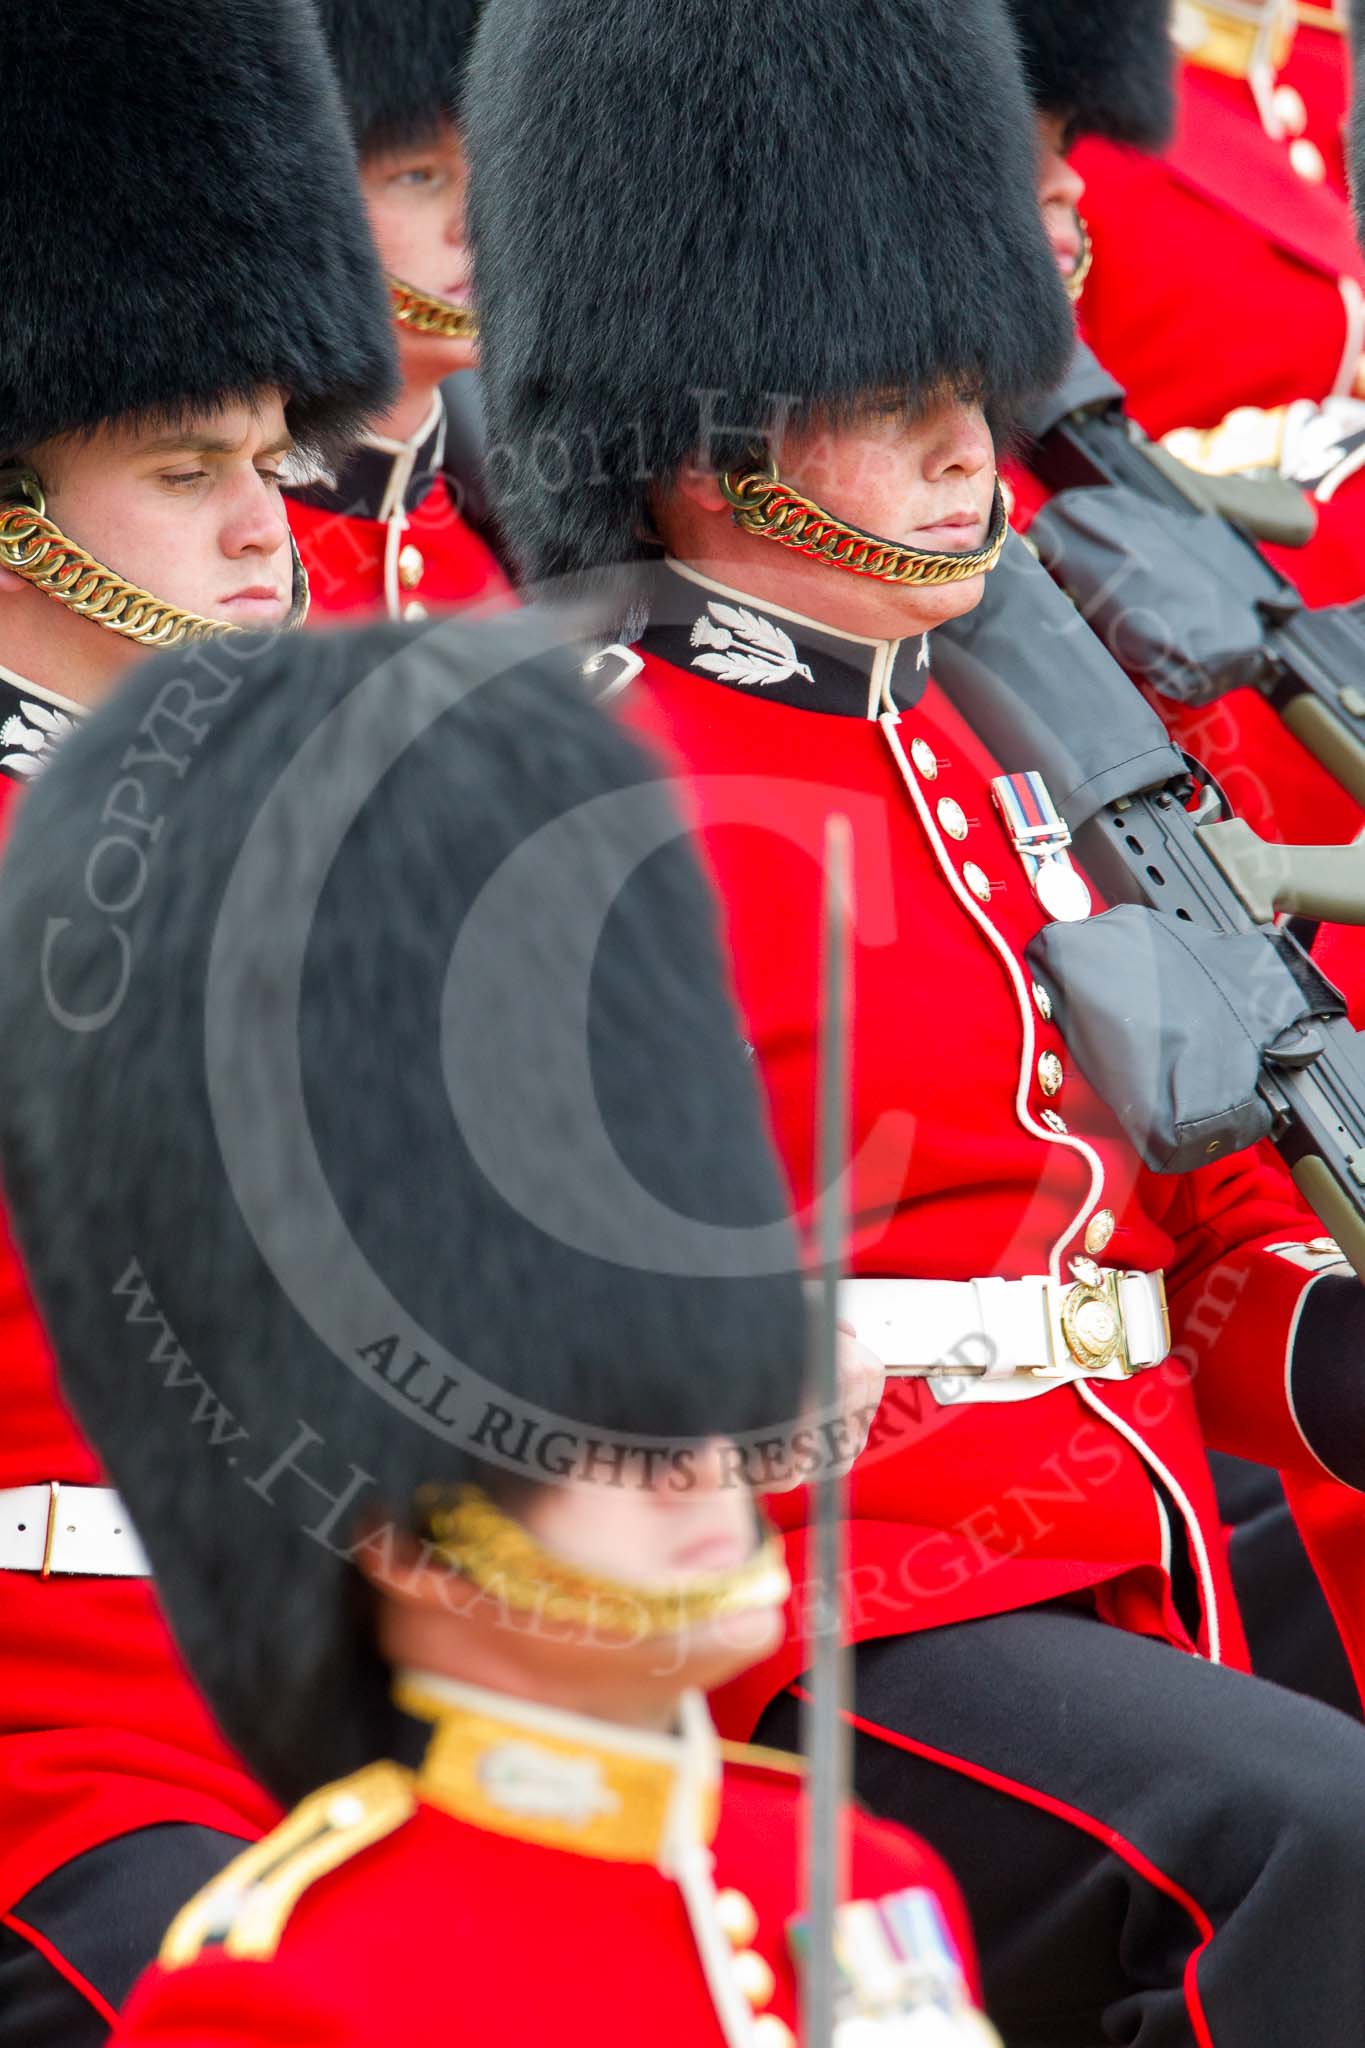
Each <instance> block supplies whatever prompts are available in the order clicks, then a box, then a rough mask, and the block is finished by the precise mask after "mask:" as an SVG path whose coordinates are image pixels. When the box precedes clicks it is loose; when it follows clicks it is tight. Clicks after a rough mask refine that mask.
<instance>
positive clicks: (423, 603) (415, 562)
mask: <svg viewBox="0 0 1365 2048" xmlns="http://www.w3.org/2000/svg"><path fill="white" fill-rule="evenodd" d="M444 446H445V416H444V413H443V412H442V410H441V407H440V403H439V401H438V402H437V406H436V408H435V411H434V412H433V415H432V417H431V419H430V420H428V422H427V423H426V425H425V426H424V427H423V429H422V430H421V432H420V433H419V434H418V435H416V436H415V437H414V439H413V440H412V441H411V442H410V443H400V442H395V441H380V440H374V441H369V442H365V443H363V444H362V445H361V446H360V447H359V448H357V449H356V450H355V452H354V453H353V455H352V457H351V459H350V461H349V462H348V463H347V466H346V468H345V469H344V471H343V472H342V474H341V475H340V476H339V477H338V478H337V480H336V483H335V484H334V485H330V486H326V487H323V486H314V487H311V488H309V489H307V490H298V491H291V492H290V493H289V494H288V496H287V500H286V502H287V504H288V508H289V524H290V528H291V530H292V532H293V535H294V539H295V542H296V543H297V545H298V550H299V553H300V555H301V556H302V558H303V565H304V567H305V569H306V570H307V571H308V583H309V591H310V597H311V615H312V616H313V617H314V618H316V619H317V620H318V621H319V622H325V621H326V620H327V619H329V618H332V617H335V616H337V615H340V614H356V613H360V614H371V615H373V616H376V617H380V616H383V615H384V614H385V613H387V615H388V616H389V617H390V618H394V619H399V618H408V619H420V618H424V617H425V616H426V615H427V614H428V613H429V612H432V611H438V610H450V609H452V608H454V607H456V606H464V605H472V604H507V603H510V602H511V595H512V586H511V584H510V583H509V582H508V580H507V577H506V576H505V574H504V573H503V570H502V567H501V565H500V563H499V562H498V559H497V557H496V555H495V554H494V553H493V551H492V549H491V548H490V547H489V546H488V544H487V542H486V541H484V540H483V539H482V538H481V537H480V536H479V535H478V534H477V533H476V532H475V531H474V528H473V527H472V526H470V525H469V524H468V522H467V521H466V520H465V519H463V518H462V517H461V516H460V511H459V509H458V506H457V503H456V499H455V497H454V495H452V491H451V486H450V481H449V479H448V478H447V477H446V476H445V474H444V473H443V471H442V467H441V464H442V460H443V455H444Z"/></svg>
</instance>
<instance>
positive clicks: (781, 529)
mask: <svg viewBox="0 0 1365 2048" xmlns="http://www.w3.org/2000/svg"><path fill="white" fill-rule="evenodd" d="M720 487H721V491H722V492H723V494H724V497H725V501H726V503H727V504H728V505H729V506H730V507H731V509H732V510H733V513H734V520H735V525H736V526H738V527H740V528H741V529H742V530H743V531H744V532H745V533H756V534H758V535H759V536H760V537H761V538H762V539H764V540H775V541H776V542H777V543H778V544H779V546H781V547H784V548H794V549H795V550H796V552H797V553H798V554H800V555H807V556H809V557H810V559H811V560H812V561H815V562H826V563H828V564H829V566H830V567H831V568H834V569H847V570H848V571H849V573H850V574H851V575H854V576H872V577H875V578H876V580H877V581H878V582H879V583H902V584H910V585H912V586H914V587H915V588H917V589H921V590H923V589H932V588H935V587H937V586H938V585H940V584H944V583H965V582H966V581H967V580H968V578H969V577H972V576H983V575H985V574H987V573H988V572H989V571H990V570H991V569H993V568H994V567H995V565H996V563H997V562H998V561H999V560H1000V554H1001V550H1002V549H1003V547H1004V545H1005V536H1006V534H1007V533H1008V532H1009V520H1008V517H1007V515H1006V512H1005V501H1004V499H1003V497H1002V496H1001V493H1000V485H999V483H998V482H997V483H996V487H995V502H994V508H993V511H992V516H991V530H990V534H989V537H988V538H987V541H986V544H985V546H984V547H980V548H973V549H972V551H971V553H970V554H951V553H949V554H935V553H932V552H931V551H930V550H929V549H927V548H910V547H897V546H896V545H895V544H894V543H893V542H892V541H889V540H879V539H878V538H877V536H876V534H872V533H864V532H863V531H862V529H861V527H857V526H848V525H846V524H845V523H844V521H843V520H842V519H835V518H834V517H833V516H832V515H831V514H830V513H828V512H826V511H824V510H823V509H822V507H821V506H819V505H817V504H816V503H815V502H814V500H813V499H811V498H803V497H802V496H801V494H800V492H799V491H794V490H792V489H791V487H790V486H789V485H788V484H784V483H783V482H782V480H781V478H780V477H779V476H778V473H777V463H776V460H775V459H774V458H773V456H771V455H769V457H768V459H767V463H766V466H765V467H764V468H762V469H757V468H756V469H751V470H746V471H741V470H731V471H730V473H729V475H728V476H723V477H722V478H721V480H720Z"/></svg>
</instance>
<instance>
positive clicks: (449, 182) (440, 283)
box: [360, 123, 479, 377]
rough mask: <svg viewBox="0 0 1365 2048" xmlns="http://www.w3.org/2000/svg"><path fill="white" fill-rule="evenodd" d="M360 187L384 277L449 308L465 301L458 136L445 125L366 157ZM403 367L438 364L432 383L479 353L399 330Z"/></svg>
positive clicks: (467, 344)
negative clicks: (422, 139)
mask: <svg viewBox="0 0 1365 2048" xmlns="http://www.w3.org/2000/svg"><path fill="white" fill-rule="evenodd" d="M360 184H361V189H362V191H363V192H364V194H365V206H366V210H367V211H368V213H369V217H370V232H371V233H372V234H373V236H374V239H375V245H376V247H377V248H378V250H379V260H380V262H381V263H382V264H383V266H384V269H385V270H386V271H387V273H388V274H389V276H390V277H396V278H398V279H399V280H400V282H401V283H403V284H411V285H416V286H417V288H418V290H419V291H424V292H430V293H432V294H433V295H434V296H435V297H436V298H438V299H449V300H450V301H451V303H452V304H453V305H456V306H467V305H468V304H469V303H470V274H471V268H472V266H471V263H470V256H469V245H468V243H467V241H466V239H465V196H466V193H467V191H468V187H469V169H468V165H467V164H466V162H465V153H464V147H463V145H462V143H461V141H460V137H459V132H458V130H457V129H456V128H455V127H454V126H453V125H452V124H450V123H443V124H442V126H441V128H440V129H439V131H438V132H437V133H436V135H434V136H433V137H432V138H431V139H430V140H428V141H426V142H423V143H421V144H413V145H411V146H409V147H405V148H402V149H392V150H385V151H383V152H381V153H376V154H375V155H372V156H367V157H366V158H365V161H364V163H363V164H362V165H361V168H360ZM399 340H400V346H401V351H402V355H403V359H404V366H405V368H406V366H407V363H408V360H409V358H410V359H411V362H412V368H413V370H414V372H416V373H417V374H428V373H429V372H430V370H431V367H432V365H433V364H434V365H435V366H436V374H437V376H438V377H448V376H450V375H452V374H453V372H454V371H456V370H469V369H473V368H474V367H475V366H476V365H477V363H478V360H479V347H478V343H477V342H473V341H447V340H443V339H441V338H439V337H437V336H435V335H423V334H413V333H411V332H410V331H409V330H408V329H406V328H400V329H399Z"/></svg>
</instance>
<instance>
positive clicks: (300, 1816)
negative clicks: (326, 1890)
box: [157, 1763, 417, 1970]
mask: <svg viewBox="0 0 1365 2048" xmlns="http://www.w3.org/2000/svg"><path fill="white" fill-rule="evenodd" d="M416 1806H417V1793H416V1789H415V1780H414V1777H413V1774H412V1772H411V1771H407V1770H404V1769H403V1767H402V1766H401V1765H400V1764H395V1763H376V1764H369V1765H367V1766H366V1768H365V1769H364V1770H363V1771H357V1772H356V1774H355V1776H354V1777H352V1778H340V1779H338V1781H337V1783H336V1784H335V1785H324V1786H323V1787H322V1789H321V1790H320V1791H318V1792H312V1793H310V1794H309V1796H308V1797H307V1798H306V1799H305V1800H303V1801H302V1802H301V1804H300V1805H298V1806H296V1807H295V1808H294V1811H293V1812H292V1813H291V1814H290V1815H289V1817H288V1818H287V1819H286V1820H283V1821H281V1823H280V1825H279V1826H278V1827H277V1828H275V1829H274V1830H272V1832H271V1833H270V1834H268V1835H266V1836H265V1837H264V1838H263V1840H261V1841H259V1842H254V1843H253V1844H252V1846H251V1847H250V1848H249V1849H246V1850H244V1851H243V1853H242V1854H241V1855H240V1856H237V1857H234V1858H233V1860H232V1862H231V1863H229V1864H228V1866H227V1869H226V1870H224V1871H221V1872H220V1873H219V1875H218V1876H217V1877H215V1878H214V1880H213V1882H212V1883H211V1884H207V1885H205V1887H204V1889H203V1890H202V1891H201V1892H199V1893H197V1894H196V1896H195V1897H194V1898H192V1899H191V1900H190V1902H189V1904H188V1905H187V1906H185V1907H182V1909H181V1911H180V1912H179V1913H178V1914H177V1915H176V1917H175V1919H174V1920H173V1921H172V1922H171V1925H170V1929H169V1931H168V1932H167V1935H166V1938H165V1940H164V1941H163V1942H162V1944H161V1954H160V1956H159V1957H158V1958H157V1960H158V1962H159V1963H160V1965H161V1968H162V1969H163V1970H178V1969H182V1968H183V1967H184V1965H185V1964H186V1963H192V1962H193V1961H194V1959H195V1957H196V1956H198V1955H200V1954H201V1953H202V1952H203V1951H204V1950H205V1949H208V1948H219V1949H221V1950H222V1952H223V1953H224V1955H229V1956H235V1957H237V1958H239V1959H244V1960H249V1961H253V1962H264V1961H266V1960H267V1959H268V1958H269V1957H271V1956H273V1955H274V1953H275V1951H276V1949H277V1948H278V1947H279V1944H280V1937H281V1935H282V1934H283V1933H284V1930H285V1927H286V1925H287V1923H288V1920H289V1916H290V1914H291V1913H292V1912H293V1910H294V1908H295V1906H296V1905H297V1904H298V1902H299V1900H300V1899H301V1898H302V1897H303V1894H304V1893H305V1892H306V1891H307V1890H308V1888H309V1886H310V1885H314V1884H316V1883H317V1881H318V1879H319V1878H321V1877H326V1876H327V1874H328V1872H329V1871H332V1870H336V1869H339V1868H340V1866H341V1865H342V1864H343V1863H349V1862H350V1860H351V1858H352V1857H353V1856H358V1855H359V1854H360V1852H361V1850H362V1849H368V1848H369V1847H370V1845H371V1844H372V1843H374V1842H379V1841H382V1840H383V1838H384V1837H385V1835H391V1834H392V1833H393V1831H394V1829H395V1828H399V1827H401V1826H402V1825H403V1822H404V1821H405V1820H407V1819H408V1818H409V1816H410V1815H411V1814H412V1813H413V1811H414V1810H415V1808H416Z"/></svg>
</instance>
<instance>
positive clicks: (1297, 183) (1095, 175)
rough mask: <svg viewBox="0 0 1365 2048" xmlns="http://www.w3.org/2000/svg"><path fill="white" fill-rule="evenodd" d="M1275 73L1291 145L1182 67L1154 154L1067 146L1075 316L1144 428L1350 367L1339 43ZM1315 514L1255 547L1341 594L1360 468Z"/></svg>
mask: <svg viewBox="0 0 1365 2048" xmlns="http://www.w3.org/2000/svg"><path fill="white" fill-rule="evenodd" d="M1282 82H1283V84H1284V85H1285V86H1287V87H1290V88H1292V90H1294V91H1295V92H1297V93H1298V94H1299V96H1300V98H1301V99H1302V101H1303V104H1304V108H1305V110H1306V115H1307V123H1308V125H1307V128H1306V130H1305V132H1304V134H1303V135H1302V136H1301V137H1297V138H1290V137H1287V136H1286V137H1285V138H1284V139H1282V140H1273V139H1272V138H1271V137H1270V136H1269V135H1267V133H1266V131H1265V128H1264V126H1263V124H1262V121H1261V118H1260V115H1259V113H1258V112H1257V109H1256V104H1255V101H1254V100H1253V98H1252V95H1251V90H1250V87H1249V86H1247V85H1246V84H1244V83H1243V82H1242V81H1241V80H1240V79H1234V78H1224V77H1221V76H1219V75H1218V74H1217V73H1215V72H1211V71H1207V70H1204V69H1202V68H1200V67H1197V66H1194V65H1186V66H1185V67H1184V70H1183V73H1182V79H1181V119H1180V127H1179V132H1178V134H1177V136H1176V140H1175V142H1174V144H1173V146H1172V148H1171V149H1170V151H1169V152H1168V154H1167V155H1166V156H1165V157H1164V158H1162V159H1160V160H1157V159H1154V158H1149V157H1144V156H1140V155H1138V154H1137V153H1136V152H1135V151H1132V150H1127V149H1121V148H1118V147H1116V146H1115V145H1114V144H1112V143H1104V142H1096V141H1090V142H1086V143H1083V144H1082V145H1081V147H1080V148H1079V149H1078V150H1077V151H1076V157H1075V161H1076V166H1077V168H1078V169H1079V170H1080V171H1081V173H1082V175H1083V176H1084V178H1085V180H1086V197H1085V201H1084V210H1085V214H1086V218H1087V220H1088V222H1089V224H1090V231H1091V236H1092V239H1093V241H1094V245H1095V266H1094V269H1093V271H1092V272H1091V275H1090V280H1089V282H1088V283H1087V285H1086V288H1085V295H1084V297H1083V299H1082V301H1081V322H1082V326H1083V328H1084V331H1085V335H1086V339H1087V340H1088V341H1089V343H1090V345H1091V347H1092V348H1093V349H1094V350H1095V353H1096V354H1097V355H1098V356H1099V358H1100V361H1101V362H1102V363H1104V364H1105V366H1106V367H1107V368H1108V369H1109V370H1110V371H1112V373H1113V375H1114V376H1115V377H1117V378H1118V380H1119V382H1120V383H1121V384H1123V385H1124V386H1125V388H1126V389H1127V392H1128V395H1129V402H1130V405H1131V407H1132V411H1133V413H1134V415H1135V416H1136V418H1137V419H1139V420H1140V421H1141V422H1142V424H1143V425H1144V426H1145V427H1146V428H1147V430H1148V432H1149V433H1153V434H1158V435H1160V434H1164V433H1167V432H1168V431H1169V430H1170V429H1171V428H1173V427H1188V426H1197V427H1208V426H1217V425H1218V424H1219V422H1220V421H1222V420H1223V419H1224V418H1226V416H1227V414H1228V413H1230V412H1231V411H1233V410H1234V408H1235V407H1237V406H1243V405H1250V406H1259V407H1267V408H1273V407H1276V406H1280V405H1287V404H1290V403H1292V402H1293V401H1294V400H1295V399H1301V398H1309V399H1315V400H1321V399H1324V398H1326V397H1328V396H1329V395H1330V394H1332V393H1333V392H1340V391H1345V392H1349V391H1350V390H1351V388H1352V385H1353V382H1354V379H1355V377H1356V375H1357V371H1358V369H1359V367H1360V363H1361V359H1362V347H1363V346H1365V296H1362V288H1363V287H1365V260H1362V257H1361V253H1360V250H1359V248H1358V247H1357V244H1356V235H1355V220H1354V215H1353V213H1352V209H1351V202H1350V198H1349V195H1348V192H1347V185H1346V163H1345V155H1344V151H1343V147H1342V133H1343V126H1344V123H1345V120H1346V114H1347V97H1348V95H1347V63H1346V49H1345V41H1344V38H1343V37H1341V36H1339V35H1333V34H1332V33H1331V32H1330V30H1325V29H1308V28H1302V29H1300V30H1299V33H1298V37H1297V40H1296V42H1295V44H1294V49H1293V52H1292V55H1291V59H1290V63H1289V66H1288V68H1287V70H1286V71H1285V73H1284V74H1283V80H1282ZM1295 142H1297V143H1298V144H1299V146H1300V147H1307V148H1309V149H1311V150H1313V151H1316V152H1317V159H1316V160H1317V161H1320V162H1321V163H1322V165H1323V167H1324V169H1325V172H1326V175H1325V177H1324V178H1323V179H1322V180H1321V182H1312V181H1309V180H1306V179H1304V178H1303V177H1301V176H1300V175H1299V174H1298V173H1297V172H1296V171H1295V169H1294V167H1293V154H1292V151H1293V146H1294V143H1295ZM1317 511H1318V531H1317V534H1316V536H1315V538H1314V539H1313V540H1312V541H1311V542H1310V543H1309V545H1308V546H1307V547H1303V548H1274V547H1272V548H1268V549H1267V553H1268V554H1269V556H1270V558H1271V560H1272V561H1273V562H1274V563H1275V565H1276V567H1277V568H1278V569H1280V570H1281V571H1282V572H1283V574H1284V575H1286V576H1287V577H1289V579H1290V581H1291V582H1292V583H1294V585H1295V586H1296V587H1297V588H1298V589H1299V590H1300V591H1302V593H1303V595H1304V597H1306V598H1307V600H1308V602H1309V603H1310V604H1345V603H1350V602H1352V601H1353V600H1354V599H1356V598H1358V597H1361V596H1362V595H1365V475H1362V474H1361V473H1360V472H1357V474H1356V475H1355V476H1353V477H1351V478H1349V479H1348V480H1347V482H1346V483H1344V484H1343V485H1342V486H1341V488H1340V489H1339V490H1338V491H1337V492H1336V494H1335V495H1334V496H1332V497H1331V498H1329V499H1328V500H1327V502H1325V503H1322V504H1319V506H1318V507H1317ZM1248 738H1249V741H1250V742H1251V743H1252V744H1253V745H1254V744H1255V741H1256V734H1255V732H1254V729H1252V730H1250V731H1249V734H1248Z"/></svg>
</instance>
